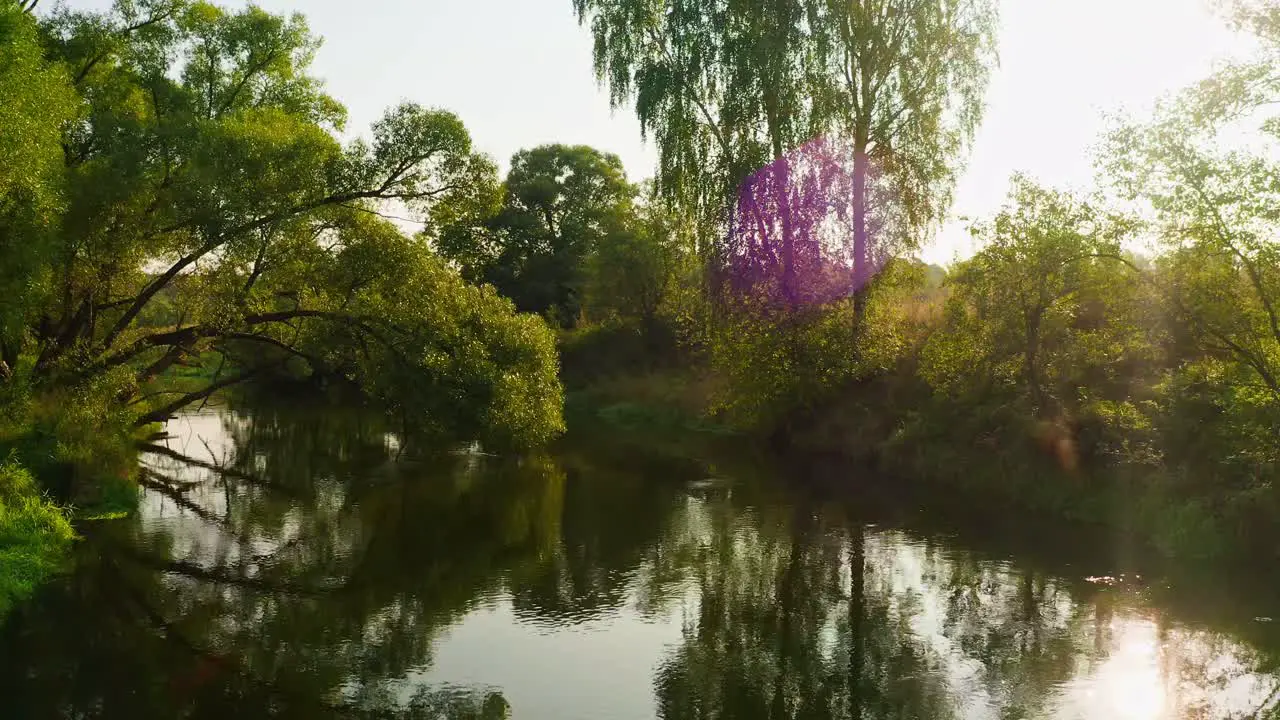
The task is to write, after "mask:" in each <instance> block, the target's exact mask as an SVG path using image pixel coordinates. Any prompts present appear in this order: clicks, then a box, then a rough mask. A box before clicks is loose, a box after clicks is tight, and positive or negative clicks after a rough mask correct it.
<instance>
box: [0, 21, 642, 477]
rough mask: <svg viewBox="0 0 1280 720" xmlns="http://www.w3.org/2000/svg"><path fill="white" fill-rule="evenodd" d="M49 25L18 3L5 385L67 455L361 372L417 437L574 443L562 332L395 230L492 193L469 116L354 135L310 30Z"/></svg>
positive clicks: (8, 48) (75, 457)
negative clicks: (176, 374)
mask: <svg viewBox="0 0 1280 720" xmlns="http://www.w3.org/2000/svg"><path fill="white" fill-rule="evenodd" d="M38 25H39V27H38V28H37V21H35V20H34V19H33V18H32V17H31V16H30V15H29V14H27V13H24V12H22V11H21V9H20V8H17V7H15V6H14V5H13V3H11V2H5V4H4V5H3V16H2V17H0V90H3V91H4V94H5V96H6V98H8V97H14V98H17V99H18V102H16V103H13V104H10V103H6V104H5V107H4V108H3V109H2V110H0V119H3V120H4V122H3V127H4V130H3V132H4V133H5V134H4V135H3V136H0V160H3V161H4V163H3V164H4V165H5V166H6V167H12V166H15V165H16V166H17V167H21V168H23V170H22V172H21V174H18V175H14V174H13V172H12V171H8V170H0V258H3V259H4V263H3V265H0V267H2V268H3V269H2V270H0V289H4V288H9V289H11V290H12V292H8V291H6V293H5V294H6V295H11V296H19V297H20V298H21V299H22V301H23V302H21V303H18V304H16V305H14V304H6V305H5V306H4V308H5V309H4V313H5V315H4V317H3V318H0V321H2V322H3V327H0V331H2V333H0V339H2V340H3V343H4V344H3V348H0V349H3V351H4V353H3V355H4V356H3V358H0V359H3V360H4V361H5V366H4V367H3V368H0V370H3V372H0V385H3V386H17V385H23V386H24V387H23V389H21V390H16V389H6V390H5V393H6V394H25V396H26V397H27V398H28V401H29V407H30V409H31V411H32V413H33V415H32V417H31V420H30V422H31V424H32V426H33V427H35V428H37V430H36V434H39V433H49V434H51V437H52V438H53V439H51V440H48V441H47V442H46V441H41V442H40V443H36V444H37V445H40V446H41V447H42V448H45V449H46V450H48V452H47V454H49V455H50V456H51V457H56V458H57V462H64V463H71V464H73V465H79V464H81V463H82V462H83V461H85V460H87V458H89V457H91V456H102V455H104V451H103V449H102V447H99V445H102V444H104V443H105V444H113V445H114V446H122V445H123V444H124V443H125V442H126V441H127V439H128V436H129V434H130V432H131V430H132V429H133V428H141V427H144V426H147V425H148V424H150V423H153V422H156V421H159V420H163V419H164V418H165V417H167V416H169V415H170V414H172V413H173V412H175V411H176V410H178V409H180V408H181V407H184V406H186V405H188V404H190V403H193V402H200V401H202V400H204V399H205V398H207V397H208V396H209V395H211V394H212V393H214V392H217V391H218V390H220V389H221V388H224V387H229V386H232V385H234V384H237V383H239V382H243V381H245V380H249V379H252V378H260V377H267V376H271V375H274V374H276V373H279V372H281V371H288V372H299V373H302V374H311V375H317V376H318V375H325V374H339V375H344V376H345V377H347V379H349V380H352V381H354V382H355V383H357V384H358V385H360V386H363V387H364V389H365V390H366V392H367V394H368V395H369V396H370V397H372V398H374V399H375V400H378V401H380V402H381V403H382V404H383V405H384V406H385V407H386V409H388V410H390V411H392V412H394V413H395V414H396V415H397V416H398V417H400V418H401V419H402V420H403V421H404V424H405V425H406V426H415V427H423V428H430V429H433V430H439V429H440V428H442V427H444V426H446V425H449V424H452V427H454V428H456V429H457V430H458V431H459V432H462V433H467V434H470V435H471V436H473V437H484V438H485V439H487V440H491V441H493V442H495V443H502V444H507V443H510V444H517V445H526V444H535V443H538V442H542V441H544V440H546V439H547V438H549V437H551V436H552V435H554V434H555V433H556V432H558V430H559V428H560V424H561V423H560V420H559V417H560V403H561V400H560V388H559V384H558V382H557V381H556V378H555V356H554V347H553V339H552V335H551V333H550V331H549V330H548V329H547V328H546V327H545V326H543V325H542V323H541V322H539V321H538V320H536V319H531V318H526V317H518V316H517V315H516V314H515V311H514V309H513V308H512V307H511V306H510V304H508V303H506V302H504V301H502V300H499V299H498V298H496V297H494V296H493V294H492V292H490V291H484V290H479V289H476V288H471V287H467V286H465V285H464V283H463V282H462V280H461V279H460V278H459V277H458V276H457V274H456V273H455V272H453V271H452V270H450V269H448V268H447V267H446V266H445V265H444V263H443V262H441V261H440V260H439V259H438V258H437V257H436V256H435V255H434V254H433V252H432V251H431V249H430V248H429V247H428V246H427V245H426V244H425V243H423V242H420V241H416V240H410V239H408V238H406V237H404V236H403V234H402V233H400V232H399V231H398V230H397V228H396V227H395V226H394V225H392V224H391V223H389V222H386V221H384V220H383V219H382V218H381V217H380V215H381V214H382V213H383V209H384V208H385V207H386V206H387V205H388V204H392V203H394V204H396V205H397V206H403V207H404V208H407V210H408V211H409V212H411V213H415V214H417V215H418V216H419V217H423V218H426V219H428V220H431V219H432V218H436V219H438V217H439V216H440V215H442V214H444V213H445V211H446V210H447V209H450V208H452V209H453V210H454V211H458V209H460V208H461V209H465V208H474V207H478V206H483V205H485V204H486V203H490V202H491V200H492V197H493V195H494V192H495V190H494V188H495V182H494V175H495V170H494V165H493V163H492V161H490V160H489V159H488V158H487V157H485V156H483V155H480V154H478V153H476V152H474V151H473V149H472V146H471V138H470V135H469V133H468V132H467V130H466V128H465V127H464V126H463V124H462V122H461V121H460V120H459V119H458V118H457V116H455V115H454V114H452V113H450V112H447V111H444V110H438V109H429V108H424V107H422V106H419V105H415V104H411V103H405V104H402V105H400V106H398V107H395V108H392V109H391V110H390V111H388V112H387V113H386V114H385V115H384V117H383V118H382V119H381V120H379V121H378V122H376V123H374V124H373V126H372V128H371V133H370V137H369V139H367V140H363V139H361V140H355V141H351V142H345V143H344V142H343V141H342V140H341V139H340V137H339V136H338V135H337V133H338V131H340V130H342V129H343V127H344V122H345V114H346V113H345V110H344V108H343V107H342V106H341V105H340V104H338V103H337V102H336V101H335V100H334V99H333V98H332V97H330V96H329V95H328V94H326V93H325V91H324V86H323V83H322V82H321V81H320V80H319V79H318V78H316V77H315V76H313V75H312V74H311V73H310V71H309V66H310V64H311V61H312V59H313V57H314V54H315V50H316V48H317V47H318V46H319V40H318V39H317V38H315V37H314V36H313V35H312V34H311V33H310V31H309V29H308V27H307V24H306V22H305V20H304V19H303V18H302V17H301V16H300V15H293V16H289V17H285V16H279V15H274V14H271V13H269V12H266V11H264V10H262V9H261V8H257V7H254V6H249V7H247V8H243V9H227V8H221V7H218V6H215V5H212V4H209V3H205V2H188V1H187V0H140V1H134V0H120V1H119V2H117V3H116V4H115V5H114V6H113V7H112V8H111V9H110V10H108V11H106V12H82V11H77V10H73V9H70V8H67V7H60V8H57V9H55V10H53V11H52V12H51V13H49V14H48V15H46V16H44V17H43V18H42V19H40V20H39V21H38ZM37 36H39V37H40V39H42V40H43V46H44V55H45V56H46V57H47V58H48V60H42V59H41V54H40V47H39V46H38V45H37V44H36V38H37ZM77 108H81V109H82V112H81V111H78V110H77ZM77 112H81V114H80V115H76V113H77ZM73 118H79V119H77V120H75V121H71V120H72V119H73ZM11 129H13V131H15V132H16V133H17V134H16V135H15V136H13V137H12V138H11V137H10V134H9V133H10V130H11ZM17 152H21V153H25V154H22V155H16V154H15V153H17ZM10 161H12V164H11V163H10ZM619 172H620V171H619ZM583 192H585V191H583ZM15 207H17V208H21V209H22V211H23V212H24V213H26V216H23V217H19V216H18V215H16V214H15V212H14V211H13V208H15ZM15 218H16V219H15ZM37 221H38V222H37ZM433 222H434V220H433ZM15 253H17V254H21V257H18V256H17V255H15ZM11 256H13V258H15V259H13V260H12V261H11ZM210 356H214V357H216V358H217V360H216V362H214V363H206V365H209V366H211V367H213V368H217V369H216V370H214V371H212V372H210V373H209V374H207V375H203V376H202V375H201V374H199V373H188V374H187V376H186V377H185V378H183V382H182V383H178V384H174V383H168V382H167V381H164V380H161V378H164V377H165V376H166V375H167V373H168V371H170V369H171V368H175V367H184V366H186V367H189V366H191V365H193V364H195V363H194V360H193V359H194V358H209V357H210ZM19 367H21V368H22V370H21V372H17V371H16V370H15V369H16V368H19ZM179 386H181V389H180V391H178V390H177V388H178V387H179ZM62 405H65V406H66V407H68V408H71V410H70V411H68V412H60V413H57V414H56V415H50V416H49V417H40V416H39V415H40V412H42V411H41V408H46V407H55V406H62ZM80 414H83V417H81V416H80ZM89 438H93V440H90V439H89ZM49 448H52V449H49ZM41 452H44V450H42V451H41ZM108 455H109V456H110V457H111V458H113V461H112V462H111V463H110V464H111V465H114V464H115V463H114V457H115V456H114V454H108ZM100 460H101V457H99V461H100ZM109 474H111V475H115V474H116V473H115V472H114V471H113V472H111V473H109ZM42 477H43V475H42Z"/></svg>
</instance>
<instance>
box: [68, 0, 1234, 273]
mask: <svg viewBox="0 0 1280 720" xmlns="http://www.w3.org/2000/svg"><path fill="white" fill-rule="evenodd" d="M109 2H110V0H70V5H71V6H72V7H75V8H102V7H106V6H107V5H109ZM1207 2H1208V0H1003V2H1002V6H1001V30H1000V55H1001V65H1000V68H999V69H998V70H997V71H996V72H995V73H994V75H993V76H992V80H991V85H990V88H989V91H988V107H987V113H986V119H985V121H984V123H983V125H982V127H981V129H980V130H979V132H978V135H977V138H976V139H975V142H974V145H973V148H972V152H971V153H970V155H969V157H968V162H967V164H966V170H965V172H964V174H963V175H962V177H961V180H960V182H959V185H958V187H957V189H956V202H955V206H954V209H953V213H952V214H953V219H952V220H951V221H949V222H948V223H947V224H946V225H945V226H944V227H943V229H942V231H941V232H940V233H939V234H938V237H937V238H935V239H933V241H932V242H930V243H929V244H928V245H927V246H926V247H925V248H924V251H923V257H924V258H925V259H926V260H928V261H930V262H938V263H942V264H946V263H947V262H949V261H951V260H953V259H956V258H958V257H963V256H965V255H967V254H969V253H971V252H972V250H973V248H972V242H971V240H970V238H969V237H968V234H967V233H966V232H965V230H964V228H965V222H964V221H963V220H961V219H960V218H962V217H975V218H981V217H985V216H989V215H990V214H992V213H994V212H995V211H997V210H998V209H999V207H1000V205H1001V203H1002V202H1003V200H1004V198H1005V195H1006V193H1007V190H1008V187H1009V183H1008V181H1009V177H1010V175H1011V174H1012V173H1014V172H1018V171H1021V172H1025V173H1027V174H1029V175H1031V176H1032V177H1034V178H1036V179H1037V180H1039V181H1041V182H1043V183H1046V184H1049V185H1053V186H1060V187H1087V186H1088V185H1089V184H1090V181H1091V179H1092V177H1093V170H1092V157H1091V154H1090V149H1091V146H1092V145H1094V144H1095V143H1096V141H1097V140H1098V138H1099V135H1100V133H1101V131H1102V130H1103V129H1104V127H1105V125H1104V122H1105V117H1106V114H1107V113H1116V112H1121V111H1127V112H1130V113H1133V114H1136V115H1138V116H1141V114H1142V113H1143V112H1149V110H1150V108H1151V105H1152V103H1153V102H1154V100H1155V99H1157V98H1158V97H1160V96H1161V95H1163V94H1166V93H1168V92H1171V91H1173V90H1176V89H1178V88H1181V87H1184V86H1186V85H1189V84H1191V83H1193V82H1195V81H1196V80H1198V79H1199V78H1202V77H1204V76H1205V75H1207V74H1208V73H1209V72H1210V70H1211V69H1212V65H1213V62H1214V61H1215V59H1219V58H1222V57H1225V56H1227V55H1229V54H1231V53H1232V52H1233V51H1234V50H1236V49H1237V48H1238V47H1239V42H1240V41H1239V39H1238V38H1236V37H1234V36H1233V35H1232V34H1231V33H1229V32H1228V31H1227V30H1226V29H1225V27H1224V26H1223V25H1222V23H1221V22H1220V20H1219V19H1218V18H1217V17H1216V16H1215V15H1214V14H1213V13H1212V12H1211V11H1210V7H1209V5H1208V4H1207ZM226 4H229V5H239V4H242V3H240V2H235V1H234V0H233V1H232V2H228V3H226ZM258 4H260V5H261V6H262V7H264V8H266V9H268V10H271V11H273V12H292V11H299V12H302V13H304V14H305V15H306V16H307V18H308V21H309V22H310V25H311V29H312V31H313V32H315V33H316V34H318V35H320V36H322V37H323V38H324V39H325V42H324V45H323V47H322V48H321V49H320V51H319V53H318V54H317V57H316V61H315V65H314V68H313V69H314V72H315V74H316V75H318V76H319V77H321V78H324V79H325V80H326V81H327V83H328V88H329V91H330V92H331V94H333V95H334V96H335V97H337V98H338V99H339V100H341V101H342V102H344V103H345V104H346V105H347V107H348V108H349V109H350V126H349V129H350V131H351V132H354V133H360V132H363V131H365V130H367V128H368V126H369V124H370V123H372V122H373V121H374V120H376V119H377V118H378V117H379V116H380V115H381V114H382V111H383V110H384V109H385V108H387V107H389V106H391V105H394V104H396V103H398V102H400V101H402V100H412V101H414V102H418V103H421V104H424V105H429V106H435V107H442V108H447V109H449V110H452V111H454V112H456V113H457V114H458V115H459V116H460V117H461V118H462V120H463V122H464V123H466V125H467V127H468V128H469V129H470V131H471V134H472V137H473V139H474V141H475V144H476V146H477V147H478V148H479V149H480V150H483V151H485V152H487V153H489V154H490V155H492V156H494V158H495V159H497V160H498V162H499V164H500V165H501V166H502V167H504V168H505V166H506V164H507V161H508V160H509V158H510V157H511V155H512V153H514V152H515V151H516V150H519V149H521V148H525V147H531V146H534V145H538V144H542V143H549V142H564V143H574V144H586V145H592V146H594V147H597V148H600V149H601V150H606V151H609V152H614V153H617V154H618V155H619V156H620V157H621V158H622V161H623V163H624V165H625V167H626V168H627V170H628V173H629V174H630V176H631V178H632V179H633V180H640V179H642V178H645V177H649V176H651V175H652V174H653V168H654V165H655V162H656V157H657V153H656V150H655V148H654V147H653V146H652V144H648V145H646V144H645V143H643V142H642V140H641V137H640V126H639V123H638V122H637V121H636V119H635V116H634V114H633V113H632V111H631V109H630V108H619V109H618V110H616V111H615V110H612V109H611V108H610V105H609V98H608V95H607V93H606V92H605V91H604V90H603V89H602V88H601V87H600V86H599V85H598V84H597V82H596V79H595V76H594V73H593V71H592V64H591V39H590V36H589V33H588V31H587V30H586V29H585V28H582V27H580V26H579V25H578V23H577V20H576V18H575V17H574V15H573V10H572V5H571V1H570V0H465V1H459V0H361V1H360V2H351V0H259V3H258Z"/></svg>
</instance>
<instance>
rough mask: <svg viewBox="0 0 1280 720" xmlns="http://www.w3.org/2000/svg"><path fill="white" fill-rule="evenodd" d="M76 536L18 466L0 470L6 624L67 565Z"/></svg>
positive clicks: (1, 596) (0, 566)
mask: <svg viewBox="0 0 1280 720" xmlns="http://www.w3.org/2000/svg"><path fill="white" fill-rule="evenodd" d="M74 539H75V532H74V531H73V530H72V529H71V524H70V522H68V520H67V514H66V513H65V512H64V511H63V510H62V509H61V508H59V507H57V506H56V505H54V504H53V503H51V502H49V501H48V500H46V499H45V498H44V496H43V495H41V493H40V491H39V489H38V488H37V487H36V484H35V481H34V480H33V479H32V477H31V474H30V473H28V472H27V471H26V469H25V468H23V467H21V466H20V465H18V464H17V463H16V462H14V461H12V460H9V461H6V462H5V463H4V464H2V465H0V618H3V617H4V616H5V615H7V614H8V612H9V610H10V609H12V608H13V606H14V605H15V604H16V603H17V602H19V601H20V600H22V599H24V598H26V597H27V596H28V595H30V594H31V593H32V592H33V591H34V590H35V588H36V586H37V585H39V584H40V583H41V582H42V581H44V580H45V579H47V578H48V577H49V576H50V575H52V574H54V573H56V572H57V571H58V570H59V569H61V568H62V567H63V564H64V563H65V562H66V557H67V550H68V548H69V547H70V545H71V541H72V540H74Z"/></svg>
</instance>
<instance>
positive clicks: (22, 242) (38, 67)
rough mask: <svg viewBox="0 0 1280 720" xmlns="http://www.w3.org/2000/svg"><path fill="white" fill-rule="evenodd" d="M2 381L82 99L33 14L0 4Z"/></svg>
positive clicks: (17, 342) (41, 283) (44, 265)
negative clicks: (47, 54)
mask: <svg viewBox="0 0 1280 720" xmlns="http://www.w3.org/2000/svg"><path fill="white" fill-rule="evenodd" d="M0 97H3V98H4V102H3V103H0V268H3V271H0V295H2V296H3V297H4V298H5V302H4V303H3V304H0V382H2V381H3V380H4V379H5V378H7V377H8V376H9V375H10V373H12V372H13V371H14V369H15V368H16V367H17V364H18V353H19V351H20V350H21V347H22V336H23V334H24V332H25V328H24V324H25V320H26V318H27V315H28V313H30V312H31V310H32V309H33V307H34V306H35V305H36V304H37V303H38V301H39V299H40V297H41V295H42V292H43V290H44V288H45V285H46V283H47V282H48V280H49V278H48V264H49V260H50V257H49V251H50V248H51V242H50V237H49V236H50V234H51V233H53V232H54V231H55V230H56V226H57V220H58V219H59V215H60V212H61V210H62V209H63V203H64V202H65V172H64V168H63V157H62V127H63V125H64V124H65V123H67V122H70V121H71V120H72V118H74V117H75V115H76V112H77V108H78V98H77V97H76V94H75V92H73V91H72V89H71V82H70V78H69V77H67V75H66V73H65V72H64V71H63V68H62V67H60V66H58V65H55V64H50V63H47V62H45V60H44V58H43V48H42V47H41V44H40V39H39V32H38V28H37V25H36V21H35V19H34V18H33V17H32V16H31V15H29V14H28V13H26V12H24V10H23V5H22V4H20V3H16V2H13V0H4V2H0Z"/></svg>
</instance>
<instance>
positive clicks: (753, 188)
mask: <svg viewBox="0 0 1280 720" xmlns="http://www.w3.org/2000/svg"><path fill="white" fill-rule="evenodd" d="M868 165H870V163H868ZM866 183H867V187H868V188H873V186H874V183H875V171H874V167H871V168H870V169H869V170H868V177H867V179H866ZM855 187H856V186H855V174H854V154H853V150H852V148H851V147H849V146H848V145H847V144H844V143H840V142H836V141H832V140H829V139H827V138H822V137H819V138H816V139H814V140H810V141H809V142H807V143H805V144H804V145H801V146H800V147H798V148H796V149H794V150H792V151H790V152H788V153H787V154H785V155H783V156H782V157H780V158H778V159H776V160H774V161H773V162H770V163H769V164H768V165H765V166H764V167H763V168H761V169H759V170H757V171H756V172H754V173H752V174H751V175H750V176H748V177H747V178H746V179H745V180H743V182H742V184H741V185H740V186H739V188H738V198H737V202H736V203H735V206H734V210H733V216H732V218H731V220H730V223H729V234H728V239H727V241H726V246H725V257H724V259H725V268H724V269H725V271H726V275H727V277H726V278H725V280H727V287H728V289H729V290H730V291H731V292H732V293H733V294H734V295H736V296H738V297H743V298H746V297H751V298H755V299H759V300H764V301H765V302H766V303H767V304H768V305H774V306H782V307H799V306H810V305H823V304H827V303H831V302H834V301H837V300H840V299H843V298H847V297H849V296H851V295H852V294H853V293H855V292H856V291H858V290H860V289H861V288H862V287H864V286H865V285H866V283H867V282H869V281H870V280H871V278H872V277H874V276H875V274H876V273H877V272H879V270H880V269H881V268H882V267H883V266H884V262H885V259H886V253H884V252H880V251H879V249H878V248H877V247H876V245H877V242H876V240H877V238H876V237H875V235H876V234H877V232H876V225H877V222H876V221H875V218H873V217H872V216H871V215H870V214H868V216H867V220H866V227H867V241H866V247H865V253H864V262H863V263H858V265H860V266H861V267H860V268H859V270H860V272H858V273H857V274H858V275H860V276H861V277H855V263H854V252H855V242H854V238H855V228H854V220H855V213H854V209H855V207H854V206H855V203H854V198H855ZM870 194H871V192H868V195H870Z"/></svg>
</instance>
